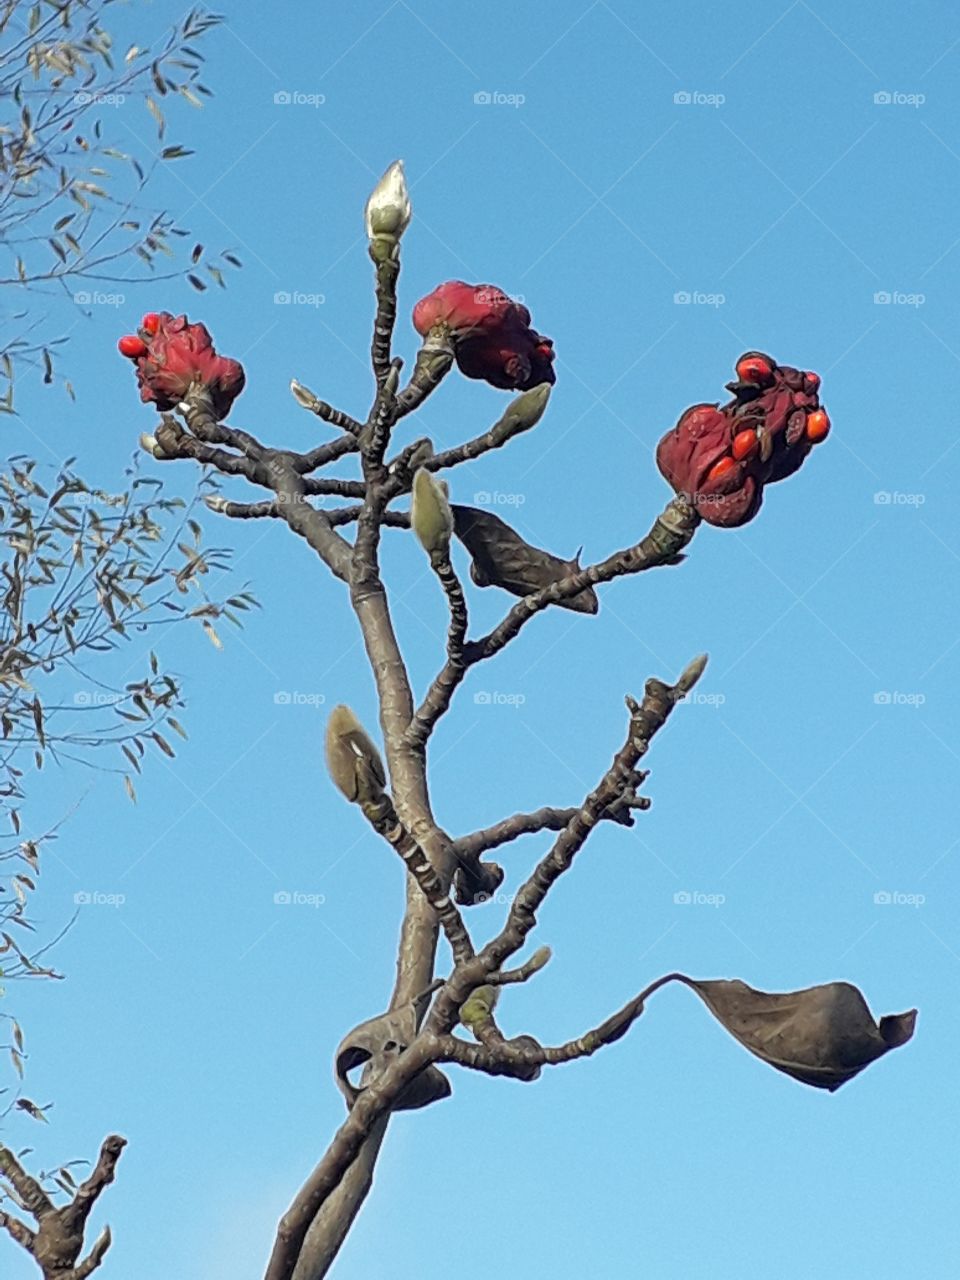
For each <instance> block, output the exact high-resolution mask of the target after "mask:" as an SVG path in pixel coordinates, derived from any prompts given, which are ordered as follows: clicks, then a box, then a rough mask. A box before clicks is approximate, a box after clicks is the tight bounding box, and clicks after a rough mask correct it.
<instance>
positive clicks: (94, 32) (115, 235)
mask: <svg viewBox="0 0 960 1280" xmlns="http://www.w3.org/2000/svg"><path fill="white" fill-rule="evenodd" d="M115 7H116V0H86V2H84V0H39V2H38V3H33V4H31V3H28V2H27V0H0V286H2V287H3V290H4V293H3V298H2V308H3V309H2V312H0V326H2V328H0V373H2V382H0V410H5V411H6V412H8V413H9V412H10V411H11V410H12V409H13V405H14V380H15V376H16V374H17V372H18V371H19V369H20V368H21V366H22V367H24V368H33V369H36V370H38V371H39V372H40V373H41V375H42V377H43V379H44V381H46V382H52V381H54V379H55V377H56V376H57V375H56V371H55V365H54V357H55V355H56V353H57V351H58V349H59V348H60V346H61V345H62V342H63V341H64V339H63V338H62V336H60V337H58V336H56V335H55V334H53V333H50V332H49V322H48V320H47V318H46V317H45V315H44V313H43V308H42V307H41V306H40V304H39V302H38V298H39V297H40V296H42V295H43V294H47V295H51V296H52V297H66V298H67V299H69V300H70V301H72V302H74V303H75V305H76V306H78V307H80V308H83V307H86V306H88V305H89V304H90V302H91V299H92V298H95V297H96V293H97V290H98V288H99V287H100V286H106V285H111V284H116V283H120V282H122V283H123V284H124V285H129V284H132V283H133V282H135V281H136V280H149V281H156V280H162V279H171V278H173V277H175V276H180V275H181V274H183V269H184V268H183V266H182V264H178V262H177V252H176V251H177V248H178V246H179V244H180V242H182V241H183V240H184V239H185V238H187V237H189V235H190V233H189V231H188V229H187V228H186V227H183V226H181V225H179V223H178V222H177V220H176V219H175V218H174V217H173V216H172V215H171V214H170V213H169V212H167V211H166V210H163V209H151V208H150V207H149V206H148V205H147V204H146V203H145V189H146V187H147V186H148V184H149V182H150V179H151V178H152V177H153V175H154V174H155V173H156V171H157V169H158V167H159V166H161V165H164V164H168V163H174V162H176V161H177V160H180V159H182V158H183V157H184V156H187V155H190V154H191V153H190V151H189V150H187V149H186V148H185V147H182V146H180V145H178V144H176V143H170V142H168V140H167V136H166V135H167V118H166V112H167V109H168V108H167V104H168V103H169V102H171V101H172V100H179V101H181V102H185V103H189V104H190V105H191V106H193V107H195V108H199V107H200V106H202V103H203V100H204V98H205V97H208V96H209V95H210V90H209V89H208V88H207V86H206V85H204V84H203V83H202V81H201V79H200V74H201V69H202V65H203V59H202V55H201V54H200V52H199V51H198V49H197V48H196V43H197V42H198V41H199V40H201V39H202V38H203V37H204V35H206V34H207V32H209V31H210V30H211V28H213V27H215V26H216V25H217V24H218V22H219V21H220V20H219V18H218V17H217V16H216V15H213V14H207V13H205V12H203V11H202V10H199V9H193V10H191V11H190V12H188V13H187V14H186V16H185V17H184V18H183V19H182V20H181V21H180V22H179V23H178V24H177V26H176V27H174V28H173V29H172V30H170V31H169V32H167V33H166V35H165V36H163V37H162V38H161V39H160V40H159V41H157V42H153V43H150V44H148V43H146V42H145V43H144V44H143V46H140V45H138V44H133V45H131V46H130V47H129V48H127V49H116V48H115V47H114V40H113V37H112V36H111V33H110V30H109V27H108V26H107V25H106V24H107V23H108V22H109V19H110V17H111V10H113V9H114V8H115ZM134 109H136V110H137V111H138V112H139V113H141V114H138V116H137V119H136V122H135V124H133V122H132V120H131V126H132V127H124V121H125V120H126V119H127V118H128V117H129V113H131V112H132V111H133V110H134ZM142 135H146V137H147V141H145V142H143V143H141V142H139V141H138V139H139V138H140V137H141V136H142ZM131 140H133V141H134V143H135V149H133V150H131V149H130V141H131ZM121 142H122V143H123V145H121ZM189 258H190V261H189V264H188V271H189V278H190V280H191V283H192V284H193V285H194V287H195V288H197V289H200V290H202V289H204V288H206V287H207V282H208V281H214V282H216V283H217V284H220V285H222V284H223V283H224V277H223V269H224V265H225V264H229V265H232V266H237V265H239V263H238V262H237V260H236V258H235V257H234V255H233V254H231V253H229V252H226V253H224V254H222V255H219V256H213V257H211V256H209V255H207V254H205V252H204V249H203V246H202V245H195V246H193V247H192V251H191V253H190V255H189ZM67 386H68V390H70V387H69V382H68V383H67Z"/></svg>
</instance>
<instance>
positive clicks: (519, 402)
mask: <svg viewBox="0 0 960 1280" xmlns="http://www.w3.org/2000/svg"><path fill="white" fill-rule="evenodd" d="M551 390H552V388H551V385H550V383H549V382H541V383H540V384H539V385H538V386H536V387H531V388H530V390H529V391H525V392H524V393H523V395H522V396H517V398H516V400H514V401H513V402H512V403H511V405H510V407H509V409H508V410H507V412H506V413H505V414H504V419H505V420H506V422H507V423H508V424H509V425H510V427H511V428H512V429H513V430H514V431H529V429H530V428H531V427H535V426H536V425H537V423H538V422H539V421H540V419H541V418H542V417H543V414H544V410H545V409H546V407H547V401H548V400H549V399H550V392H551Z"/></svg>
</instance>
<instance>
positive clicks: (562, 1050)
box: [436, 973, 687, 1080]
mask: <svg viewBox="0 0 960 1280" xmlns="http://www.w3.org/2000/svg"><path fill="white" fill-rule="evenodd" d="M686 981H687V979H686V978H685V977H684V975H683V974H682V973H668V974H666V975H665V976H664V977H662V978H658V979H657V980H656V982H651V983H650V985H649V986H648V987H644V989H643V990H642V991H641V992H640V994H639V995H637V996H634V998H633V999H632V1000H629V1001H628V1002H627V1003H626V1004H625V1005H624V1006H623V1008H622V1009H619V1010H618V1011H617V1012H616V1013H614V1014H612V1015H611V1016H610V1017H609V1018H607V1019H606V1021H605V1022H601V1023H600V1025H599V1026H597V1027H594V1028H593V1030H592V1031H586V1032H584V1034H583V1035H582V1036H578V1037H577V1038H576V1039H575V1040H568V1041H567V1042H566V1043H565V1044H561V1045H552V1046H546V1045H539V1044H537V1043H536V1041H535V1040H533V1039H531V1037H529V1036H522V1037H518V1039H517V1040H506V1041H504V1042H503V1043H502V1044H499V1045H495V1044H490V1043H484V1044H482V1045H481V1044H469V1043H467V1041H465V1040H461V1039H460V1038H459V1037H458V1036H454V1035H443V1036H438V1038H437V1039H438V1045H439V1056H438V1057H437V1059H436V1061H437V1062H455V1063H456V1064H457V1065H458V1066H461V1067H469V1068H470V1069H471V1070H474V1071H483V1072H485V1073H486V1074H487V1075H491V1076H513V1077H514V1078H516V1079H519V1080H529V1079H531V1072H532V1071H534V1070H535V1069H536V1068H538V1067H546V1066H550V1067H553V1066H562V1065H563V1064H564V1063H567V1062H575V1061H576V1060H577V1059H578V1058H589V1057H590V1056H591V1055H592V1054H594V1053H596V1052H597V1050H598V1049H602V1048H603V1047H604V1046H605V1045H608V1044H613V1043H614V1041H616V1040H619V1039H620V1038H621V1036H624V1035H626V1033H627V1032H628V1031H629V1030H630V1028H631V1027H632V1026H633V1024H634V1022H636V1020H637V1019H638V1018H639V1017H640V1015H641V1013H643V1011H644V1007H645V1005H646V1001H647V999H648V997H650V996H651V995H653V993H654V992H655V991H658V990H659V989H660V988H661V987H662V986H665V985H666V984H667V983H668V982H686ZM519 1041H522V1043H519Z"/></svg>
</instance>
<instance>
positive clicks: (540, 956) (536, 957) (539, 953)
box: [526, 947, 553, 973]
mask: <svg viewBox="0 0 960 1280" xmlns="http://www.w3.org/2000/svg"><path fill="white" fill-rule="evenodd" d="M552 956H553V952H552V951H551V950H550V948H549V947H538V948H537V950H536V951H535V952H534V953H533V955H532V956H531V957H530V959H529V960H528V961H527V965H526V967H527V968H528V969H529V970H530V972H531V973H539V972H540V970H541V969H542V968H543V967H544V965H546V964H549V963H550V960H551V958H552Z"/></svg>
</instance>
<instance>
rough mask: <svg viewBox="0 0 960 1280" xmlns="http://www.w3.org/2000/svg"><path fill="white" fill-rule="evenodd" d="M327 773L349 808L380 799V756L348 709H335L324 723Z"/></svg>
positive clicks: (382, 775) (382, 774)
mask: <svg viewBox="0 0 960 1280" xmlns="http://www.w3.org/2000/svg"><path fill="white" fill-rule="evenodd" d="M326 756H327V769H328V770H329V773H330V777H331V778H332V779H333V781H334V783H335V784H336V786H337V788H338V789H339V790H340V791H341V792H342V793H343V795H344V796H346V798H347V799H348V800H349V801H350V802H351V804H365V803H367V802H368V801H371V800H377V799H379V797H380V796H382V795H383V790H384V787H385V786H386V781H387V778H386V773H385V772H384V768H383V761H382V760H381V758H380V752H379V751H378V750H377V748H376V747H375V746H374V744H373V741H372V740H371V738H370V737H369V735H368V734H367V732H366V730H365V729H364V728H363V725H361V723H360V721H359V720H358V719H357V717H356V716H355V715H354V714H353V712H352V711H351V710H350V708H349V707H347V706H343V705H342V704H341V705H340V706H338V707H334V709H333V711H331V713H330V719H329V720H328V721H327V738H326Z"/></svg>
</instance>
